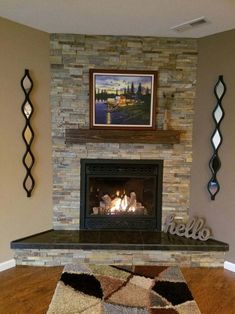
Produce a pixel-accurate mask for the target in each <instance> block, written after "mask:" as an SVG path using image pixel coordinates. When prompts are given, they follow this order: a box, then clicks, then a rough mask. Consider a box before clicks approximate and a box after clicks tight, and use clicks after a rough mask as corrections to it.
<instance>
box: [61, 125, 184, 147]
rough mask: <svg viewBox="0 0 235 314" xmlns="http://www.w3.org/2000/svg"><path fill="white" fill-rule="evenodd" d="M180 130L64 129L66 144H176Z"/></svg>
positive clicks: (178, 140)
mask: <svg viewBox="0 0 235 314" xmlns="http://www.w3.org/2000/svg"><path fill="white" fill-rule="evenodd" d="M181 133H182V132H181V131H177V130H154V131H152V130H151V131H139V130H138V131H135V130H134V131H133V130H131V131H130V130H88V129H66V130H65V142H66V144H85V143H145V144H177V143H179V142H180V134H181Z"/></svg>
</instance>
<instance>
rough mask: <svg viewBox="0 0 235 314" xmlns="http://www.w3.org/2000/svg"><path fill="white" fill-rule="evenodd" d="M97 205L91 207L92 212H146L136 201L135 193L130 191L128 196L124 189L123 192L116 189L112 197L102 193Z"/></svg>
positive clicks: (108, 213) (111, 213)
mask: <svg viewBox="0 0 235 314" xmlns="http://www.w3.org/2000/svg"><path fill="white" fill-rule="evenodd" d="M99 205H100V206H99V207H93V214H95V215H97V214H99V213H101V214H107V215H116V214H128V213H138V214H144V215H145V214H147V210H146V208H145V207H144V206H143V205H142V203H140V202H137V198H136V193H135V192H130V194H129V196H128V195H127V194H126V192H125V190H124V191H123V192H121V191H120V190H117V191H116V193H115V197H114V198H111V196H110V195H109V194H105V195H103V196H102V197H101V201H100V204H99Z"/></svg>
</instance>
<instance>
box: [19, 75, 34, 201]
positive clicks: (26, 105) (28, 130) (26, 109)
mask: <svg viewBox="0 0 235 314" xmlns="http://www.w3.org/2000/svg"><path fill="white" fill-rule="evenodd" d="M21 87H22V89H23V91H24V94H25V100H24V102H23V104H22V107H21V111H22V113H23V115H24V117H25V127H24V129H23V131H22V137H23V140H24V142H25V145H26V152H25V154H24V156H23V159H22V161H23V165H24V166H25V169H26V176H25V178H24V181H23V187H24V189H25V191H26V192H27V197H30V196H31V194H32V191H33V188H34V185H35V181H34V178H33V176H32V174H31V170H32V167H33V165H34V161H35V158H34V156H33V153H32V152H31V144H32V142H33V139H34V132H33V129H32V127H31V124H30V118H31V116H32V114H33V111H34V109H33V105H32V103H31V100H30V98H29V95H30V93H31V91H32V88H33V81H32V79H31V77H30V75H29V70H28V69H26V70H25V74H24V76H23V78H22V80H21Z"/></svg>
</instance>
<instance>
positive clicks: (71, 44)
mask: <svg viewBox="0 0 235 314" xmlns="http://www.w3.org/2000/svg"><path fill="white" fill-rule="evenodd" d="M196 67H197V46H196V40H195V39H185V38H156V37H131V36H87V35H73V34H53V35H51V74H52V81H51V109H52V141H53V155H52V157H53V158H52V161H53V230H48V231H46V232H43V233H40V234H37V235H33V236H30V237H27V238H24V239H19V240H16V241H13V242H12V243H11V247H12V248H13V249H14V250H15V257H16V259H17V264H21V265H53V266H55V265H65V264H67V263H77V262H85V263H98V264H121V265H126V264H129V265H149V264H154V265H175V264H180V265H181V266H194V267H195V266H197V267H199V266H206V267H208V266H214V267H215V266H216V267H218V266H222V265H223V261H224V252H225V251H226V250H228V245H227V244H225V243H221V242H218V241H215V240H212V239H211V240H208V241H206V242H207V243H204V242H203V243H202V242H200V241H198V240H192V239H185V238H177V236H175V235H174V236H172V235H169V234H165V233H163V232H159V230H160V229H161V226H162V225H163V222H164V221H165V218H166V216H167V215H168V214H172V213H173V214H175V215H176V217H177V220H178V221H180V220H183V221H184V220H187V219H188V214H189V192H190V170H191V162H192V121H193V113H194V109H193V103H194V99H195V84H196ZM94 68H97V69H98V68H99V69H101V68H103V69H120V70H122V69H123V70H150V71H158V86H157V91H156V92H157V112H156V131H155V135H157V134H159V133H161V132H163V133H164V132H165V131H169V132H170V131H173V133H174V132H175V131H178V133H180V134H181V135H180V141H170V142H169V141H168V142H165V141H163V140H162V141H158V142H154V143H153V142H152V143H150V142H148V141H147V137H146V136H145V135H143V133H142V131H138V132H141V136H140V133H138V136H135V135H136V134H134V135H133V136H132V138H138V139H140V138H141V139H142V141H141V142H138V141H137V140H135V141H131V142H128V141H129V140H130V139H131V137H128V135H126V133H125V131H123V132H124V133H122V136H121V135H120V134H119V133H120V132H116V135H115V136H114V135H112V137H110V138H109V141H102V140H101V141H99V142H91V141H89V138H85V140H84V138H83V141H80V142H79V143H78V142H76V141H73V140H68V134H69V132H70V131H71V134H72V133H73V132H74V130H75V131H76V132H75V133H76V134H78V133H79V136H80V138H81V137H82V136H83V135H82V134H84V132H85V133H86V132H87V131H88V132H90V131H91V130H89V105H88V104H89V69H94ZM167 95H168V96H169V97H167ZM172 95H173V97H172ZM165 96H166V97H165ZM169 98H170V100H171V101H170V103H168V102H166V99H169ZM166 111H167V112H166ZM164 117H167V119H168V123H167V124H164ZM166 125H167V128H168V130H165V127H166ZM163 129H164V130H163ZM93 131H94V132H97V130H93ZM98 131H99V134H98V133H96V135H95V137H96V138H97V137H99V136H100V134H101V133H105V132H106V131H107V130H98ZM136 132H137V131H136ZM133 133H135V132H133ZM166 133H167V132H165V134H166ZM123 139H128V141H127V140H125V141H124V140H123ZM81 160H82V163H81ZM84 160H86V161H88V162H89V163H90V164H89V165H87V164H86V162H84ZM158 161H161V162H160V163H159V162H158ZM93 163H96V169H95V172H93V174H92V175H93V177H92V176H91V174H90V170H91V169H92V171H93V170H94V169H93ZM102 163H103V165H102V166H101V164H102ZM163 163H164V169H163V171H162V168H161V164H163ZM81 165H82V167H81ZM111 166H112V167H111ZM127 166H128V167H127ZM126 170H128V172H129V173H128V176H127V175H126V172H127V171H126ZM162 172H163V175H162ZM114 173H115V180H114V181H113V180H112V178H113V174H114ZM118 173H119V176H118ZM84 176H85V178H86V180H88V181H85V183H84V184H83V183H82V184H81V178H83V177H84ZM89 176H90V177H89ZM89 180H90V181H89ZM154 192H156V193H154ZM89 193H90V194H89ZM133 193H134V194H133ZM104 196H105V198H104ZM114 201H115V203H113V202H114ZM120 205H121V206H120ZM80 209H81V210H80ZM113 218H114V219H113ZM140 218H141V222H140ZM129 220H130V221H131V222H129ZM110 221H112V223H111V228H112V230H110ZM126 221H128V228H133V229H132V230H129V231H126V230H124V229H126ZM104 223H105V229H106V230H104V229H103V230H100V228H102V227H103V224H104ZM119 225H120V226H121V229H122V231H121V232H120V229H118V227H119ZM117 226H118V227H117ZM91 227H92V228H94V229H95V230H89V229H90V228H91ZM114 227H115V228H116V227H117V228H116V230H115V229H113V228H114ZM134 227H135V228H134ZM97 228H99V230H97ZM107 229H109V230H107ZM141 229H145V230H141ZM146 229H149V230H146Z"/></svg>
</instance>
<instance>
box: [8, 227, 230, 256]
mask: <svg viewBox="0 0 235 314" xmlns="http://www.w3.org/2000/svg"><path fill="white" fill-rule="evenodd" d="M11 248H12V249H75V250H76V249H83V250H102V249H104V250H107V249H108V250H161V251H164V250H165V251H205V252H208V251H222V252H225V251H228V250H229V246H228V244H227V243H224V242H220V241H217V240H213V239H209V240H207V241H205V242H202V241H199V240H193V239H186V238H183V237H179V236H175V235H170V234H166V233H163V232H156V231H118V230H115V231H112V230H105V231H104V230H102V231H99V230H94V231H93V230H77V231H70V230H48V231H45V232H42V233H38V234H34V235H32V236H29V237H26V238H22V239H18V240H15V241H12V242H11Z"/></svg>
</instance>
